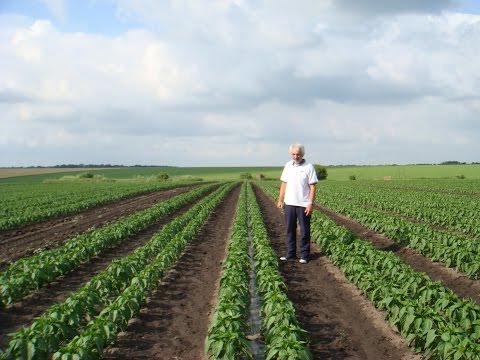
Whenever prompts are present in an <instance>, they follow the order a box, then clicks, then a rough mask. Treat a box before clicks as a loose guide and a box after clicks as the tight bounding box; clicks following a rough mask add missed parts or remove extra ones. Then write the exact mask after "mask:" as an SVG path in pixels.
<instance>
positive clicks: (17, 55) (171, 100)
mask: <svg viewBox="0 0 480 360" xmlns="http://www.w3.org/2000/svg"><path fill="white" fill-rule="evenodd" d="M479 3H480V2H479V1H474V0H464V1H460V0H424V1H420V2H419V1H416V0H405V1H402V2H385V1H383V0H365V1H361V2H359V1H356V0H322V1H318V0H301V1H298V2H295V4H293V3H291V2H290V1H286V0H278V1H276V2H271V1H268V0H265V1H260V0H259V1H254V0H209V1H206V0H195V1H193V0H191V1H188V0H187V1H175V0H171V1H167V0H165V1H152V0H103V1H102V0H86V1H73V0H33V1H26V0H20V1H13V0H2V1H0V44H2V45H0V112H1V113H2V118H1V119H0V154H1V155H0V166H31V165H45V166H48V165H55V164H62V163H112V164H125V165H132V164H158V165H179V166H211V165H219V166H228V165H232V166H243V165H245V166H256V165H258V166H260V165H272V166H279V165H282V164H283V163H284V162H285V161H286V160H288V158H289V156H288V146H289V144H290V143H292V142H302V143H304V144H305V147H306V151H307V154H306V158H307V159H308V160H311V161H312V162H316V163H323V164H387V163H396V164H409V163H438V162H441V161H446V160H458V161H466V162H474V161H480V157H479V154H480V145H479V144H478V143H479V142H478V140H477V139H478V138H480V120H479V119H480V116H479V115H480V75H479V74H480V63H479V62H478V61H477V58H478V56H477V54H478V53H479V52H480V4H479Z"/></svg>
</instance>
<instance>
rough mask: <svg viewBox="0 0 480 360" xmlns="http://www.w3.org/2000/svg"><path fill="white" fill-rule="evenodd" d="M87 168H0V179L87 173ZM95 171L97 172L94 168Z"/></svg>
mask: <svg viewBox="0 0 480 360" xmlns="http://www.w3.org/2000/svg"><path fill="white" fill-rule="evenodd" d="M89 170H91V169H89V168H82V169H80V168H0V179H4V178H11V177H18V176H30V175H45V174H55V173H65V172H78V171H89ZM95 170H99V169H98V168H96V169H95Z"/></svg>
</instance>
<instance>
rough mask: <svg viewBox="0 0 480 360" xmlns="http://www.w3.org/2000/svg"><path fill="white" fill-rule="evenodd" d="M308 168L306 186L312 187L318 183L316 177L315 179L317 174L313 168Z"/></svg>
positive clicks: (311, 166)
mask: <svg viewBox="0 0 480 360" xmlns="http://www.w3.org/2000/svg"><path fill="white" fill-rule="evenodd" d="M309 168H310V171H309V175H308V184H309V185H313V184H316V183H318V177H317V172H316V171H315V168H314V167H313V165H312V164H310V166H309Z"/></svg>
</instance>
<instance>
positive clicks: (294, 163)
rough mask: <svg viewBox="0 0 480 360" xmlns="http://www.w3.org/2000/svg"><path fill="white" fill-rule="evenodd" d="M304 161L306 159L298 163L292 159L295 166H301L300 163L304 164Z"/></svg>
mask: <svg viewBox="0 0 480 360" xmlns="http://www.w3.org/2000/svg"><path fill="white" fill-rule="evenodd" d="M304 163H305V159H302V161H300V162H299V163H298V164H296V163H295V161H293V160H292V165H293V166H300V165H303V164H304Z"/></svg>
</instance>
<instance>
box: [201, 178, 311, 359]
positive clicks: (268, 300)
mask: <svg viewBox="0 0 480 360" xmlns="http://www.w3.org/2000/svg"><path fill="white" fill-rule="evenodd" d="M249 242H251V244H252V245H253V250H254V251H253V253H254V255H253V258H254V269H252V268H251V267H250V259H249V255H248V254H249V252H248V249H249V245H250V244H249ZM252 271H254V274H255V283H256V288H257V290H258V293H259V295H260V299H261V309H260V314H258V316H259V317H260V318H261V333H262V334H263V337H264V339H265V351H264V352H265V354H264V356H265V358H266V359H310V358H311V353H310V351H309V350H308V347H307V345H306V340H305V339H306V333H305V331H304V330H303V329H301V328H300V326H299V324H298V322H297V320H296V317H295V310H294V307H293V304H292V303H291V302H290V300H289V299H288V298H287V296H286V294H285V290H286V286H285V283H284V282H283V279H282V277H281V275H280V274H279V272H278V260H277V256H276V254H275V252H274V251H273V249H272V248H271V247H270V244H269V239H268V235H267V231H266V228H265V224H264V222H263V219H262V215H261V212H260V209H259V207H258V204H257V202H256V200H255V195H254V193H253V191H252V188H251V184H250V183H244V185H243V187H242V192H241V195H240V198H239V202H238V205H237V210H236V214H235V219H234V225H233V230H232V233H231V236H230V240H229V245H228V255H227V258H226V259H225V262H224V266H223V271H222V277H221V281H220V290H219V296H218V304H217V307H216V309H215V312H214V315H213V318H212V321H211V325H210V328H209V331H208V335H207V339H206V342H205V351H206V353H207V356H209V357H211V358H214V359H235V358H242V357H247V358H252V357H253V355H252V351H251V349H250V347H249V346H248V345H249V344H248V340H247V335H246V334H247V332H248V331H249V330H250V329H249V327H248V326H247V324H246V319H247V313H248V309H249V301H250V299H249V278H250V276H249V274H250V273H251V272H252Z"/></svg>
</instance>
